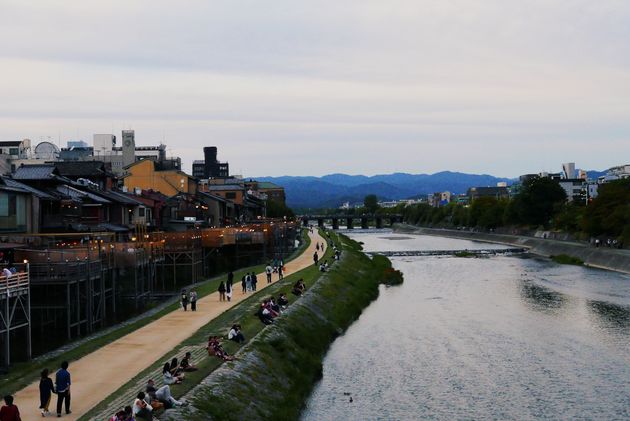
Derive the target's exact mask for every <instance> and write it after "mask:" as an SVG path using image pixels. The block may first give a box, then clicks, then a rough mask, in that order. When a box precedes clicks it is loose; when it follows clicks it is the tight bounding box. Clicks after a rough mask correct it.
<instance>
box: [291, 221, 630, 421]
mask: <svg viewBox="0 0 630 421" xmlns="http://www.w3.org/2000/svg"><path fill="white" fill-rule="evenodd" d="M350 237H352V238H353V239H355V240H357V241H362V242H363V243H364V248H365V250H366V251H388V250H398V251H400V250H445V249H456V250H460V249H466V248H468V249H472V248H482V249H486V248H491V247H501V246H492V245H489V244H484V243H475V242H471V241H466V240H456V239H446V238H439V237H429V236H412V235H401V234H392V233H391V232H386V231H382V232H367V233H351V234H350ZM391 259H392V262H393V264H394V267H395V268H396V269H399V270H401V271H402V272H403V273H404V276H405V282H404V283H403V285H401V286H396V287H384V286H383V287H382V288H381V291H380V296H379V298H378V299H377V300H376V301H374V302H373V303H372V304H371V305H370V306H369V307H368V308H366V309H365V311H364V312H363V314H362V315H361V317H360V318H359V319H358V320H357V321H356V322H355V323H354V324H353V325H352V326H351V327H350V328H349V329H348V330H347V332H346V333H345V334H344V335H342V336H340V337H339V338H337V340H336V341H335V342H334V343H333V345H332V346H331V348H330V350H329V352H328V354H327V356H326V358H325V360H324V369H323V377H322V380H321V381H320V382H319V383H318V384H317V385H316V387H315V389H314V391H313V393H312V395H311V397H310V399H309V400H308V402H307V406H306V408H305V409H304V411H303V413H302V420H304V421H311V420H313V421H314V420H318V421H321V420H424V419H429V420H433V419H434V420H474V419H484V420H485V419H500V420H527V419H548V420H557V419H589V420H590V419H601V420H617V419H618V420H621V419H630V276H627V275H621V274H618V273H614V272H607V271H602V270H596V269H588V268H583V267H577V266H566V265H559V264H555V263H553V262H550V261H547V260H542V259H537V258H532V257H525V256H520V257H519V256H497V257H488V258H458V257H448V256H439V257H393V258H391ZM351 399H352V402H351Z"/></svg>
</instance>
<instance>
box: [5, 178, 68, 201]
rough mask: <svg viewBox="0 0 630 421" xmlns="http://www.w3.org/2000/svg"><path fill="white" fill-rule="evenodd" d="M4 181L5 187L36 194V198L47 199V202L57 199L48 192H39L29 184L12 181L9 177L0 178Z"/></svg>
mask: <svg viewBox="0 0 630 421" xmlns="http://www.w3.org/2000/svg"><path fill="white" fill-rule="evenodd" d="M0 178H1V179H2V182H3V183H4V185H5V186H7V187H12V188H18V189H21V190H24V191H27V192H29V193H32V194H34V195H35V196H37V197H39V198H40V199H47V200H55V199H56V198H55V197H53V196H51V195H49V194H48V193H46V192H43V191H41V190H37V189H35V188H33V187H31V186H29V185H27V184H24V183H20V182H18V181H15V180H12V179H10V178H8V177H0Z"/></svg>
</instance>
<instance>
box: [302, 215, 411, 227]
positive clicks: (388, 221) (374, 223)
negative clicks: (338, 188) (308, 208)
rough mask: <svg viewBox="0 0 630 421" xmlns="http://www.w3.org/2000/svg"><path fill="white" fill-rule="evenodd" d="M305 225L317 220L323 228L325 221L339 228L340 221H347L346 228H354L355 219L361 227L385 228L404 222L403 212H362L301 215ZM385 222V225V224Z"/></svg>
mask: <svg viewBox="0 0 630 421" xmlns="http://www.w3.org/2000/svg"><path fill="white" fill-rule="evenodd" d="M300 219H302V223H303V224H304V226H307V225H309V223H310V221H317V226H318V227H320V228H322V227H323V226H324V223H325V222H329V223H330V225H332V228H333V229H335V230H336V229H339V221H345V223H346V228H348V229H353V228H354V224H355V221H357V222H359V224H360V226H361V229H368V228H370V227H375V228H383V227H384V226H389V227H391V226H393V225H394V224H396V223H398V222H402V220H403V218H402V215H401V214H386V215H379V214H362V215H350V214H345V215H343V214H341V215H302V216H301V217H300ZM384 222H385V225H384V224H383V223H384Z"/></svg>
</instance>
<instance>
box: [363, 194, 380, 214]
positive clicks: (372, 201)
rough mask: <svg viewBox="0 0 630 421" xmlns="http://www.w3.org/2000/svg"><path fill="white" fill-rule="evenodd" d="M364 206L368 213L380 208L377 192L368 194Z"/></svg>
mask: <svg viewBox="0 0 630 421" xmlns="http://www.w3.org/2000/svg"><path fill="white" fill-rule="evenodd" d="M363 206H365V210H366V211H367V212H368V213H375V212H376V210H377V209H378V198H377V197H376V195H375V194H368V195H367V196H365V198H364V199H363Z"/></svg>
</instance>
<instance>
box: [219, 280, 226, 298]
mask: <svg viewBox="0 0 630 421" xmlns="http://www.w3.org/2000/svg"><path fill="white" fill-rule="evenodd" d="M219 301H225V283H224V282H223V281H221V283H220V284H219Z"/></svg>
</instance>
